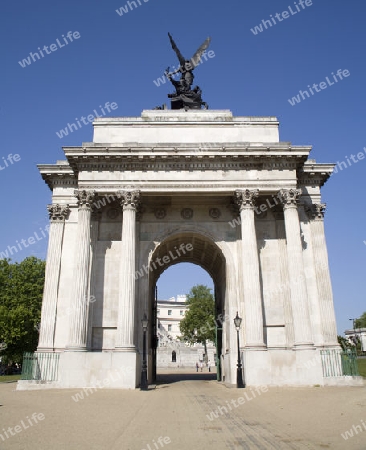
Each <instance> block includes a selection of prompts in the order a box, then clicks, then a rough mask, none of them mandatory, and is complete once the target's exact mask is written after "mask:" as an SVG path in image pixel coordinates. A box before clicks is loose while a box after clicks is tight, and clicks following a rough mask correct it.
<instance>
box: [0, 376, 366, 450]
mask: <svg viewBox="0 0 366 450" xmlns="http://www.w3.org/2000/svg"><path fill="white" fill-rule="evenodd" d="M183 372H184V373H183V374H179V375H178V374H170V375H169V374H167V373H165V374H163V375H162V376H161V377H160V382H158V384H157V385H156V388H155V389H151V390H149V391H148V392H141V391H139V390H134V391H124V390H123V391H122V390H118V391H117V390H107V389H100V390H96V391H95V392H88V393H86V392H83V393H82V391H79V390H47V391H15V384H1V385H0V404H1V405H2V406H1V407H0V435H2V436H4V437H5V441H3V439H2V438H1V437H0V449H6V450H15V449H16V450H35V449H39V450H46V449H47V450H49V449H51V450H61V449H62V450H65V449H68V450H84V449H85V450H94V449H95V450H97V449H98V450H107V449H108V450H160V449H166V450H188V449H189V450H191V449H192V450H196V449H202V450H205V449H210V450H211V449H212V450H216V449H217V450H224V449H230V450H236V449H248V450H257V449H258V450H267V449H268V450H289V449H292V450H302V449H308V450H309V449H323V450H324V449H332V450H333V449H335V450H338V449H339V450H345V449H346V450H347V449H351V450H365V449H366V427H365V429H364V431H361V432H359V433H358V434H357V435H355V436H354V437H352V438H349V439H348V440H344V439H343V438H342V436H341V433H344V432H345V431H346V430H349V429H350V428H351V427H352V425H354V424H355V425H357V424H361V423H362V422H360V421H361V420H362V419H363V420H364V422H365V423H366V389H365V387H363V388H358V387H355V388H315V387H314V388H300V389H295V388H292V389H290V388H288V389H284V388H282V389H280V388H271V389H266V388H265V387H264V388H263V389H262V390H257V391H256V390H254V389H248V388H247V389H239V390H238V389H232V388H227V387H225V386H224V385H222V384H220V383H217V382H216V381H215V380H213V379H212V378H214V377H215V374H212V373H211V374H209V373H202V374H201V373H196V372H192V373H188V372H189V371H187V370H185V371H184V370H183ZM178 379H180V380H181V381H179V382H178V381H177V380H178ZM77 394H79V396H78V401H74V400H73V397H74V398H76V397H75V396H76V395H77ZM81 395H83V397H84V398H83V399H81ZM239 399H241V400H239ZM33 413H38V414H40V413H41V414H43V415H44V419H43V420H37V419H36V420H37V423H35V422H33V419H32V417H34V416H32V414H33ZM36 417H38V416H36ZM39 417H42V416H39ZM30 423H31V424H32V426H30ZM24 425H25V426H26V425H28V427H27V428H25V427H24ZM16 426H18V428H17V430H18V431H19V430H20V431H19V432H15V427H16ZM8 427H11V429H12V432H13V434H14V436H11V434H10V432H9V431H7V430H8V429H9V428H8ZM5 432H6V433H7V435H6V434H5ZM159 437H160V440H159ZM164 439H165V441H164Z"/></svg>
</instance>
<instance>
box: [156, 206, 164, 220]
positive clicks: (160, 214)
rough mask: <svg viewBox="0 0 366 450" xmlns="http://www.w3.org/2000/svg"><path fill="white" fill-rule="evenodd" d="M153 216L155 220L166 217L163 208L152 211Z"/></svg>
mask: <svg viewBox="0 0 366 450" xmlns="http://www.w3.org/2000/svg"><path fill="white" fill-rule="evenodd" d="M154 215H155V217H156V218H157V219H160V220H161V219H164V217H165V216H166V210H165V208H158V209H156V210H155V211H154Z"/></svg>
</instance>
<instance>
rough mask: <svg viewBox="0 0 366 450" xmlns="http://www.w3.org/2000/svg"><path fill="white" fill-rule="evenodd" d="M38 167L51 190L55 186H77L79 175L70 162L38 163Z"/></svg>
mask: <svg viewBox="0 0 366 450" xmlns="http://www.w3.org/2000/svg"><path fill="white" fill-rule="evenodd" d="M37 167H38V169H39V171H40V173H41V175H42V178H43V180H44V181H45V183H46V184H47V185H48V187H49V188H50V189H51V191H52V190H53V188H54V187H55V186H65V187H77V176H76V175H75V173H74V170H73V169H72V168H71V166H70V165H69V164H38V165H37Z"/></svg>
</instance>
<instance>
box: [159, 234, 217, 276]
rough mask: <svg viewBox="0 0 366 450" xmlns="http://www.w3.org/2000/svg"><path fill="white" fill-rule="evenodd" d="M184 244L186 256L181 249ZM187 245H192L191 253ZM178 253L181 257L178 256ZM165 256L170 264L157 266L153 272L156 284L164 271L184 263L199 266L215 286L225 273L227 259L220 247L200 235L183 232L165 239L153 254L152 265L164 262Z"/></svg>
mask: <svg viewBox="0 0 366 450" xmlns="http://www.w3.org/2000/svg"><path fill="white" fill-rule="evenodd" d="M183 244H185V245H184V247H183V248H184V250H185V254H184V253H183V251H182V250H180V249H179V247H180V246H181V245H182V246H183ZM187 244H191V245H192V247H193V248H192V250H191V251H187V250H186V245H187ZM189 248H191V247H189ZM178 252H179V254H180V256H178V255H179V254H178ZM164 256H168V257H169V260H170V262H169V263H167V264H164V265H162V266H159V264H155V265H156V269H155V270H154V271H153V272H152V276H153V278H154V279H153V282H154V283H155V282H156V281H157V280H158V278H159V277H160V275H161V274H162V273H163V272H164V270H166V269H167V268H168V267H170V266H172V265H174V264H179V263H182V262H190V263H193V264H198V265H199V266H201V267H202V268H203V269H204V270H206V271H207V272H208V273H209V274H210V275H211V277H212V278H213V280H214V282H215V284H216V283H217V282H218V281H219V280H220V279H221V278H222V276H223V275H224V272H225V258H224V255H223V254H222V251H221V250H220V248H219V246H218V245H217V244H216V243H215V242H214V241H212V240H211V239H209V238H207V237H206V236H203V235H201V234H198V233H194V232H183V233H179V234H175V235H174V236H172V237H169V238H167V239H165V240H164V241H163V242H162V243H161V244H160V245H159V246H158V247H157V248H156V250H155V251H154V253H153V254H152V257H151V259H150V264H151V263H153V262H155V261H156V259H157V258H160V259H161V260H163V258H164ZM174 258H176V259H174Z"/></svg>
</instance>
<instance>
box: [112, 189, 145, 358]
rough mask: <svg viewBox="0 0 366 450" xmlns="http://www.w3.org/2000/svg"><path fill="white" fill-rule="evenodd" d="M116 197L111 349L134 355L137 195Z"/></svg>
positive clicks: (124, 193) (132, 193) (138, 193)
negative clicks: (119, 212)
mask: <svg viewBox="0 0 366 450" xmlns="http://www.w3.org/2000/svg"><path fill="white" fill-rule="evenodd" d="M118 194H119V198H121V206H122V208H123V221H122V242H121V263H120V277H119V303H118V322H117V337H116V344H115V348H116V350H118V351H136V350H135V344H134V325H135V289H136V280H135V270H136V267H135V266H136V212H137V209H138V207H139V204H140V191H120V192H118Z"/></svg>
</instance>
